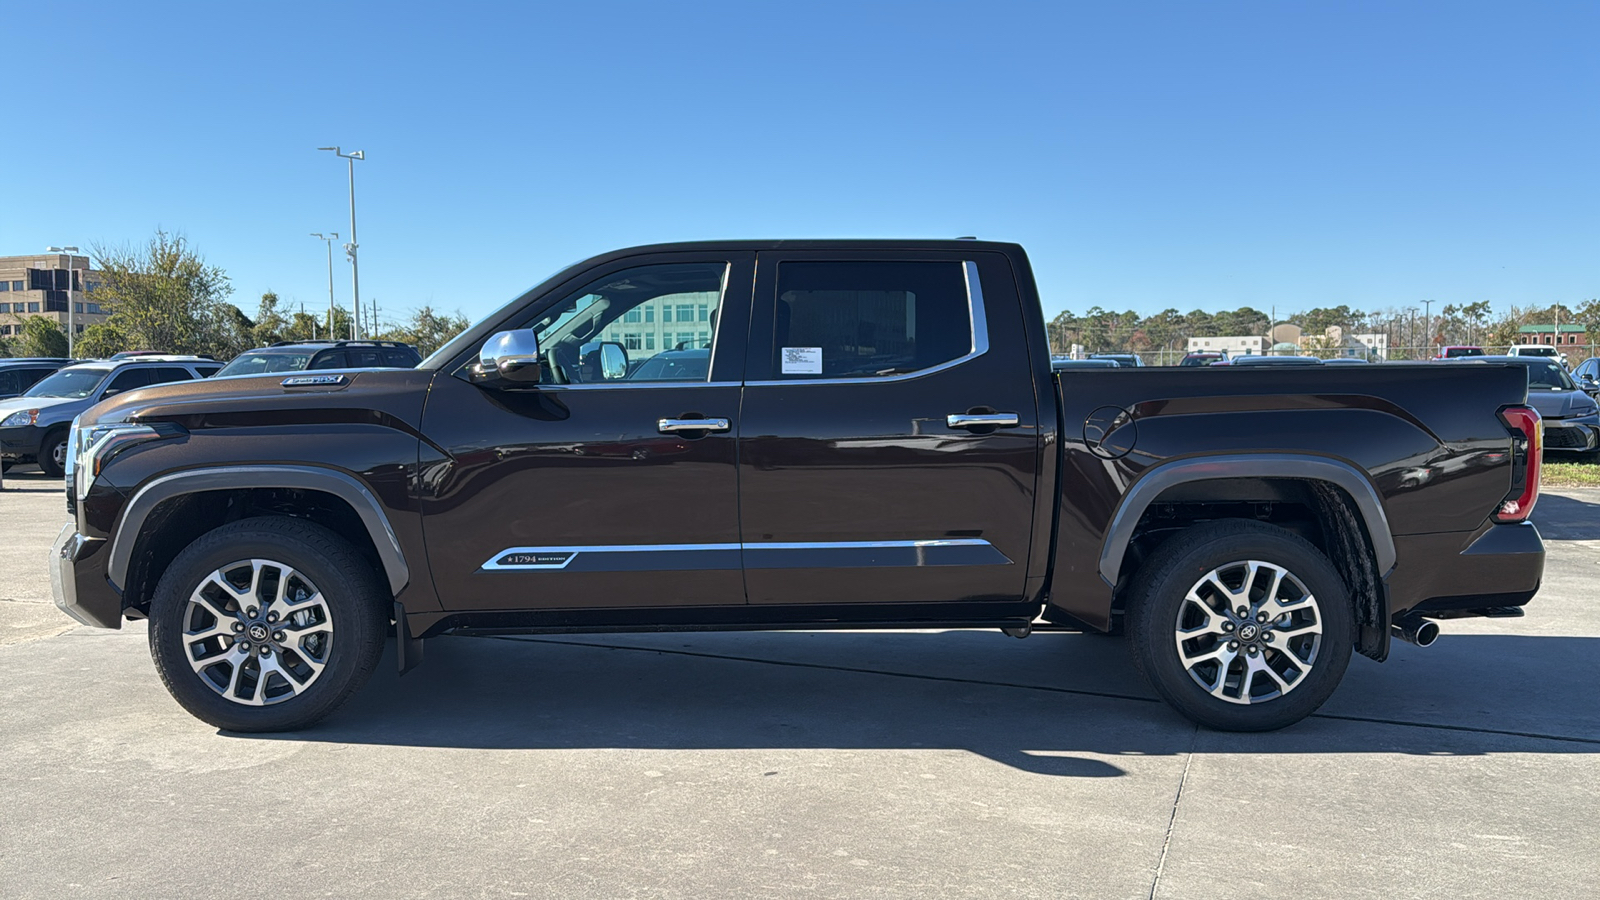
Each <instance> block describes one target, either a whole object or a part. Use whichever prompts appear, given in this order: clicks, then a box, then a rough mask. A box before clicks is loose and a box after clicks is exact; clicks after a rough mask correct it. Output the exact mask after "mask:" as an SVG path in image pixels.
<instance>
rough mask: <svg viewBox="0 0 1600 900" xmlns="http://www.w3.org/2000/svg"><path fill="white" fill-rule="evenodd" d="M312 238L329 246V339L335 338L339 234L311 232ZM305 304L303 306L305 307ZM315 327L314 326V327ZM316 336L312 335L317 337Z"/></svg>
mask: <svg viewBox="0 0 1600 900" xmlns="http://www.w3.org/2000/svg"><path fill="white" fill-rule="evenodd" d="M311 236H312V237H314V238H316V239H318V240H320V241H322V242H323V243H324V244H327V245H328V337H329V338H332V337H333V306H334V304H333V242H334V241H337V240H338V239H339V232H337V231H330V232H328V233H327V234H326V235H324V234H323V233H322V232H320V231H313V232H311ZM303 305H304V304H302V306H303ZM313 327H314V326H313ZM315 336H316V335H312V337H315Z"/></svg>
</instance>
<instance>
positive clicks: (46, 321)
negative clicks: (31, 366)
mask: <svg viewBox="0 0 1600 900" xmlns="http://www.w3.org/2000/svg"><path fill="white" fill-rule="evenodd" d="M16 351H17V355H18V356H66V355H67V333H66V332H65V331H62V330H61V326H60V325H59V324H57V323H56V320H55V319H52V318H50V317H48V316H31V317H29V318H28V319H27V320H25V321H24V322H23V323H22V334H21V335H19V336H18V337H17V340H16Z"/></svg>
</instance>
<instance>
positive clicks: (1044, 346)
mask: <svg viewBox="0 0 1600 900" xmlns="http://www.w3.org/2000/svg"><path fill="white" fill-rule="evenodd" d="M1031 271H1032V269H1031V267H1030V265H1029V262H1028V258H1027V255H1026V254H1025V253H1024V252H1023V250H1022V248H1021V247H1019V246H1017V245H1015V244H1001V243H990V242H980V241H954V240H952V241H763V242H755V241H751V242H740V243H692V244H668V245H657V246H653V247H642V248H636V249H632V250H621V251H617V252H614V253H608V254H605V255H603V256H599V257H596V258H594V259H591V260H588V261H586V262H582V263H579V264H577V265H576V266H573V267H571V268H569V269H566V270H565V271H562V272H560V273H558V274H556V275H555V276H553V277H552V278H551V279H550V280H548V281H546V282H545V283H543V284H541V285H539V286H538V287H536V288H534V289H533V290H532V291H530V292H528V293H527V294H525V295H523V296H522V297H520V298H518V299H517V300H515V301H514V302H512V303H510V304H508V305H506V306H505V307H504V308H502V309H500V310H499V311H498V312H495V313H493V314H491V315H490V316H489V317H488V318H486V319H484V320H483V321H482V322H479V323H478V324H476V325H474V326H473V327H472V328H470V329H468V330H466V331H465V332H463V333H462V334H460V335H459V336H457V337H456V338H454V339H453V340H451V341H450V342H449V343H448V344H446V345H445V346H444V347H442V348H441V349H440V350H439V351H437V352H436V353H434V354H433V355H432V356H430V357H429V359H428V360H426V361H425V362H424V363H423V364H422V365H421V366H419V367H418V368H415V369H388V370H383V369H364V370H359V371H331V372H294V373H286V374H285V373H278V374H273V375H262V376H255V377H239V378H221V379H216V378H213V379H206V380H204V381H199V382H194V383H188V384H179V385H167V386H163V387H157V388H150V389H146V390H143V391H135V392H130V393H125V394H122V395H119V396H116V397H112V398H110V399H109V400H106V401H104V402H102V403H100V404H99V405H97V406H95V407H94V408H92V409H90V410H88V411H87V412H85V413H83V414H82V416H81V418H80V419H79V422H78V424H77V426H76V427H75V428H74V430H73V432H72V435H71V437H70V438H69V443H70V445H71V447H72V450H73V452H72V455H71V457H70V458H69V459H70V467H71V473H70V476H69V478H68V481H69V483H70V485H71V487H70V490H69V492H68V495H67V498H66V499H67V504H68V509H69V510H70V511H71V513H72V517H73V518H72V521H71V522H70V523H68V524H67V525H66V527H65V528H64V529H63V531H62V533H61V535H60V537H59V538H58V539H57V541H56V543H55V549H54V551H53V553H52V554H51V560H52V566H53V572H52V582H53V586H54V590H55V597H56V603H57V604H58V605H59V606H60V607H61V608H62V609H64V610H65V611H67V613H68V614H70V615H71V616H72V617H73V618H75V619H76V620H78V621H80V622H83V623H86V624H90V625H97V626H101V627H106V628H116V627H119V626H120V624H121V622H122V620H123V618H124V617H125V616H131V617H134V618H145V619H148V621H149V644H150V648H151V652H152V655H153V658H154V661H155V665H156V667H157V669H158V670H159V671H160V673H161V678H162V681H163V683H164V684H165V685H166V686H167V688H168V689H169V690H170V691H171V692H172V694H173V696H174V697H175V698H176V699H177V701H178V702H179V703H180V704H181V705H182V706H183V707H184V708H185V709H187V710H189V711H190V712H192V713H193V714H194V715H196V716H198V717H200V718H201V719H203V720H205V721H207V722H210V723H212V724H213V725H215V726H217V727H220V728H225V729H229V730H233V731H273V730H281V729H295V728H304V727H306V726H308V725H310V724H311V723H313V722H315V721H317V720H318V719H320V718H322V717H323V716H325V715H327V714H329V713H330V712H332V711H333V710H334V709H335V708H336V707H338V706H339V705H340V704H341V703H342V702H344V701H345V699H346V698H348V697H349V696H350V694H351V693H352V692H353V691H354V690H356V689H357V687H358V686H359V685H360V684H361V683H362V682H363V681H364V680H365V679H366V678H367V676H368V675H369V674H370V673H371V671H372V669H373V667H374V666H375V665H376V664H377V662H378V659H379V657H380V655H381V654H382V653H383V652H384V646H385V640H384V638H385V634H384V632H385V631H386V630H388V629H389V628H390V627H391V626H390V623H391V622H393V623H394V625H393V628H394V634H395V639H396V640H395V645H394V646H395V648H396V660H397V664H398V666H399V667H400V669H401V670H402V671H404V670H406V669H409V668H410V667H412V666H414V665H415V664H417V662H418V661H419V660H420V657H419V655H418V654H419V652H420V650H421V647H422V643H421V642H422V641H423V640H425V639H426V638H427V637H429V636H432V635H436V634H441V633H444V632H447V631H450V630H453V629H464V630H465V629H475V630H483V629H487V630H491V631H494V632H496V633H511V632H519V633H549V632H561V633H568V632H574V631H584V630H591V629H592V630H617V629H631V630H643V631H651V630H669V631H677V630H684V629H694V628H708V629H737V628H745V629H774V628H782V629H796V628H799V629H807V628H809V629H830V628H907V627H912V628H996V629H1003V630H1004V631H1005V632H1006V633H1008V634H1011V635H1012V636H1015V637H1025V636H1027V635H1028V634H1029V633H1030V632H1031V631H1032V630H1033V628H1034V625H1035V623H1036V622H1038V621H1041V620H1042V621H1043V622H1046V623H1050V624H1051V625H1052V626H1054V627H1058V628H1067V629H1079V630H1090V631H1106V630H1109V629H1112V628H1113V627H1114V625H1115V624H1116V623H1118V622H1125V623H1126V625H1125V631H1126V633H1127V635H1128V638H1129V640H1128V644H1129V647H1130V649H1131V651H1132V653H1133V657H1134V660H1135V661H1136V663H1137V664H1138V666H1139V668H1140V669H1141V671H1142V672H1143V673H1144V675H1145V676H1146V677H1147V678H1148V679H1149V680H1150V682H1151V684H1152V685H1153V686H1154V688H1155V690H1156V691H1157V692H1158V693H1159V694H1160V696H1161V697H1163V698H1165V699H1166V700H1167V701H1168V702H1169V703H1171V704H1172V705H1173V706H1174V707H1175V708H1177V709H1178V710H1180V711H1181V712H1182V713H1183V714H1185V715H1187V716H1189V717H1190V718H1192V719H1194V720H1195V721H1197V722H1200V723H1203V724H1205V725H1207V726H1209V727H1214V728H1223V729H1235V730H1262V729H1271V728H1278V727H1282V726H1284V725H1287V724H1289V723H1291V722H1295V721H1297V720H1299V719H1301V718H1303V717H1304V716H1306V715H1308V714H1310V713H1311V712H1312V711H1313V710H1315V709H1316V708H1317V707H1318V706H1319V705H1320V704H1321V703H1322V702H1323V701H1324V700H1325V699H1326V698H1327V697H1328V696H1329V695H1330V694H1331V693H1332V692H1333V690H1334V687H1335V686H1336V685H1337V684H1338V682H1339V681H1340V679H1341V678H1342V676H1343V674H1344V670H1345V667H1346V664H1347V663H1348V661H1349V659H1350V656H1351V654H1352V653H1353V652H1360V653H1362V654H1365V655H1367V656H1370V657H1372V658H1374V659H1380V660H1381V659H1383V658H1384V657H1385V656H1386V655H1387V653H1388V650H1389V642H1390V641H1391V640H1392V639H1399V640H1408V641H1413V642H1416V643H1420V644H1427V643H1430V642H1431V641H1432V640H1433V638H1434V637H1435V636H1437V633H1438V625H1437V624H1436V623H1435V622H1434V621H1433V620H1434V619H1439V618H1453V617H1461V616H1482V615H1501V616H1503V615H1513V614H1515V613H1516V609H1515V608H1516V607H1520V606H1521V605H1523V604H1525V603H1527V602H1528V601H1529V600H1530V599H1531V598H1532V597H1533V596H1534V593H1535V591H1536V590H1537V589H1538V586H1539V582H1540V579H1541V577H1542V573H1543V570H1544V547H1543V544H1542V542H1541V540H1540V538H1539V533H1538V531H1537V529H1535V528H1534V527H1533V525H1531V524H1528V523H1527V522H1526V518H1527V515H1528V513H1529V512H1530V511H1531V509H1532V507H1533V505H1534V502H1535V500H1536V498H1537V495H1538V484H1539V469H1540V460H1539V457H1538V455H1537V452H1536V451H1537V448H1538V443H1539V419H1538V414H1537V413H1536V412H1534V411H1533V410H1532V409H1530V408H1528V407H1527V406H1526V405H1525V398H1526V396H1527V393H1528V387H1527V379H1526V377H1525V376H1524V373H1523V372H1521V371H1517V370H1516V369H1513V368H1511V367H1508V366H1474V367H1470V368H1468V367H1465V366H1463V367H1461V368H1460V369H1457V370H1446V369H1445V368H1444V367H1442V366H1413V367H1400V366H1396V367H1392V369H1391V370H1387V371H1378V370H1377V369H1376V368H1374V367H1360V366H1342V367H1338V366H1335V367H1322V366H1320V365H1318V366H1306V367H1304V368H1300V367H1296V366H1292V365H1291V366H1283V367H1272V366H1269V367H1265V368H1267V369H1271V371H1265V370H1256V371H1252V370H1251V369H1250V368H1249V367H1244V368H1240V369H1238V370H1236V371H1224V372H1222V373H1219V374H1221V375H1225V376H1226V377H1218V378H1197V377H1195V376H1194V373H1191V372H1177V371H1174V370H1175V368H1176V367H1160V368H1158V367H1150V368H1146V369H1143V370H1139V369H1135V370H1132V371H1127V370H1118V371H1107V370H1095V369H1084V370H1081V371H1074V372H1072V373H1071V374H1070V375H1067V374H1063V373H1057V372H1053V371H1052V367H1051V364H1050V357H1049V345H1048V340H1047V336H1046V331H1045V319H1044V317H1043V315H1042V314H1041V311H1040V308H1039V300H1038V290H1037V287H1036V285H1035V284H1034V282H1033V280H1032V278H1031V276H1030V275H1029V273H1030V272H1031ZM685 298H691V299H689V300H685ZM708 298H709V299H708ZM840 298H849V299H848V300H847V301H844V300H841V299H840ZM647 303H648V304H654V306H651V307H647V306H644V305H645V304H647ZM687 303H707V304H708V305H711V306H713V307H714V310H713V311H712V315H714V316H715V317H716V318H715V320H714V321H716V322H717V323H718V324H717V326H716V327H715V337H714V339H713V340H712V341H711V344H712V346H711V347H710V348H696V349H708V352H709V358H708V363H709V364H708V367H707V369H706V372H705V374H704V375H703V376H701V377H700V378H698V379H696V380H694V381H688V380H657V381H651V380H648V379H646V378H642V377H639V373H640V372H643V371H644V368H643V367H642V366H641V367H639V368H638V369H633V366H632V365H631V363H629V360H628V351H627V349H626V348H625V347H624V346H623V345H622V344H619V343H616V342H607V343H604V344H602V345H600V346H599V347H598V348H596V349H594V350H593V351H592V352H593V353H594V354H596V355H598V357H599V359H598V364H597V365H587V364H585V363H584V362H583V358H584V357H585V356H587V355H589V354H587V353H585V348H586V347H589V346H590V345H592V344H593V343H594V338H595V336H596V335H599V334H602V333H604V330H605V329H607V328H608V327H609V326H610V325H611V324H612V323H614V322H622V321H626V320H625V319H624V318H623V317H624V316H625V315H627V314H628V313H629V312H630V311H635V310H639V309H641V308H644V309H646V310H650V309H659V308H660V307H666V306H673V305H677V304H687ZM658 322H659V317H658ZM640 324H641V325H643V322H642V321H641V322H640ZM652 324H658V323H652ZM676 344H677V342H675V343H674V344H673V346H676ZM668 352H674V351H668ZM647 355H648V358H647V360H646V363H645V365H649V362H650V360H651V359H654V358H656V356H659V354H656V353H655V351H648V352H647ZM1313 368H1314V371H1313V370H1312V369H1313ZM631 369H632V370H633V375H632V376H631V377H630V375H629V371H630V370H631ZM1469 458H1470V459H1471V460H1472V461H1474V465H1475V466H1476V468H1473V469H1471V474H1470V475H1469V476H1457V477H1440V478H1435V479H1431V480H1428V481H1426V482H1418V481H1415V480H1413V481H1411V482H1405V481H1403V480H1402V478H1401V473H1402V472H1403V471H1404V470H1405V469H1406V468H1407V467H1409V466H1415V465H1417V461H1418V460H1425V461H1427V463H1428V464H1430V465H1435V466H1438V467H1440V469H1441V470H1444V467H1445V466H1447V465H1451V464H1454V463H1456V462H1463V465H1464V461H1465V460H1467V459H1469ZM1464 471H1465V470H1464ZM509 677H513V678H514V677H515V676H509ZM1357 699H1359V698H1357ZM107 702H110V701H107Z"/></svg>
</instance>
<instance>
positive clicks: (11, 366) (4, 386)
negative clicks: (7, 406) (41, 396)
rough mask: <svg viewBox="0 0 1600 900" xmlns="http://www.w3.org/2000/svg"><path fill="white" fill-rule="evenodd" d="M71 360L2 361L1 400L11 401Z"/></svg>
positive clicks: (13, 359)
mask: <svg viewBox="0 0 1600 900" xmlns="http://www.w3.org/2000/svg"><path fill="white" fill-rule="evenodd" d="M69 362H72V360H70V359H63V358H59V357H53V356H21V357H11V358H9V359H0V400H10V399H11V398H12V397H16V396H20V395H21V394H22V392H23V391H25V390H27V389H28V388H31V387H33V386H34V384H35V383H37V382H38V381H39V379H41V378H44V377H45V376H46V375H49V374H50V373H51V372H54V371H55V370H57V369H59V368H61V367H62V366H64V365H66V364H67V363H69Z"/></svg>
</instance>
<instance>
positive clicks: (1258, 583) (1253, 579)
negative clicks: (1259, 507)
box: [1128, 521, 1355, 731]
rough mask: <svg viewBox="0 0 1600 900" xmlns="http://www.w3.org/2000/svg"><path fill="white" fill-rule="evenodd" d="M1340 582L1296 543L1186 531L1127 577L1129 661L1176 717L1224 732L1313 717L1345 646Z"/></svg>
mask: <svg viewBox="0 0 1600 900" xmlns="http://www.w3.org/2000/svg"><path fill="white" fill-rule="evenodd" d="M1354 634H1355V626H1354V616H1353V614H1352V612H1351V607H1350V599H1349V594H1348V592H1347V591H1346V589H1345V586H1344V581H1343V579H1341V578H1340V577H1339V573H1338V572H1337V571H1336V570H1335V569H1334V568H1333V564H1332V563H1330V562H1329V561H1328V558H1327V557H1326V556H1324V555H1323V554H1322V553H1321V551H1319V550H1317V548H1315V547H1313V546H1311V544H1309V543H1307V542H1306V541H1305V540H1303V539H1302V538H1300V537H1298V536H1296V535H1294V534H1292V533H1290V532H1288V531H1285V530H1284V529H1282V528H1278V527H1277V526H1274V525H1267V524H1264V523H1260V522H1251V521H1225V522H1215V523H1211V524H1206V525H1198V526H1195V527H1194V528H1191V529H1189V530H1188V531H1186V532H1183V533H1182V534H1179V535H1178V536H1176V537H1174V538H1172V539H1171V540H1169V541H1167V543H1165V544H1163V545H1162V546H1161V547H1159V548H1157V550H1156V551H1155V552H1154V553H1153V554H1151V556H1150V559H1149V560H1148V561H1146V562H1145V564H1144V565H1143V566H1142V567H1141V568H1140V569H1139V572H1138V574H1137V575H1136V576H1135V577H1134V581H1133V588H1132V595H1131V596H1130V597H1129V599H1128V635H1129V637H1130V639H1131V640H1130V642H1131V644H1132V648H1133V656H1134V661H1135V663H1136V664H1137V665H1138V667H1139V669H1140V671H1141V672H1143V673H1144V675H1145V677H1146V678H1147V679H1148V680H1149V681H1150V684H1151V686H1152V687H1154V688H1155V690H1156V692H1157V693H1159V694H1160V695H1161V696H1162V697H1163V698H1164V699H1165V700H1166V701H1167V702H1168V703H1170V704H1172V705H1173V707H1175V708H1176V709H1177V710H1178V711H1179V712H1181V713H1183V714H1184V715H1185V716H1187V717H1189V718H1190V719H1193V720H1194V721H1196V722H1198V723H1200V724H1202V725H1206V726H1208V727H1211V728H1217V729H1221V730H1224V731H1270V730H1272V729H1275V728H1283V727H1284V726H1286V725H1292V724H1294V723H1295V722H1298V721H1300V720H1301V719H1303V718H1305V717H1306V716H1308V715H1310V714H1311V713H1313V712H1315V711H1316V709H1317V708H1318V707H1320V706H1321V705H1322V704H1323V702H1324V701H1326V700H1327V699H1328V697H1329V695H1331V694H1332V693H1333V691H1334V688H1336V687H1338V685H1339V681H1340V679H1341V678H1343V677H1344V671H1345V668H1346V667H1347V666H1348V665H1349V662H1350V651H1351V648H1352V646H1353V645H1354Z"/></svg>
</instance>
